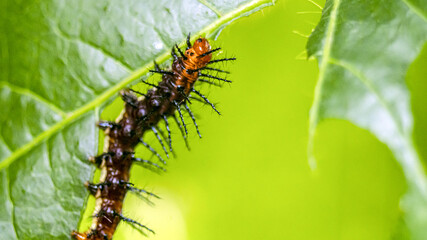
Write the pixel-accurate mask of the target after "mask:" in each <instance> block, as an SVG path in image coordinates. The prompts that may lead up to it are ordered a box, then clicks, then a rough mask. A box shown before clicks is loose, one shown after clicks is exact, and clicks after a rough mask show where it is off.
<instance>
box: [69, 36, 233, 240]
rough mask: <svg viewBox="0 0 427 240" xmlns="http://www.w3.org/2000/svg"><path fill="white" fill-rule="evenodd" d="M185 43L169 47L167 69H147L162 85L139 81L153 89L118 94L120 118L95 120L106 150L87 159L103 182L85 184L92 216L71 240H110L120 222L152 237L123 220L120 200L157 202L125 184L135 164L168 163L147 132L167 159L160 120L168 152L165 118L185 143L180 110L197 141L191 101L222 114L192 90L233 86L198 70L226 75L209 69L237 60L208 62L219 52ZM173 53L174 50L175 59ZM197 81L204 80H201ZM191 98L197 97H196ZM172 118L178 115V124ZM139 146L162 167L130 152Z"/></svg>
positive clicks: (202, 42) (201, 44) (204, 44)
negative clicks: (137, 197)
mask: <svg viewBox="0 0 427 240" xmlns="http://www.w3.org/2000/svg"><path fill="white" fill-rule="evenodd" d="M186 43H187V48H186V50H185V51H184V52H183V51H182V50H181V49H180V47H178V45H177V44H175V46H174V47H172V51H171V56H172V58H173V59H172V65H171V68H170V70H164V69H161V68H160V67H159V65H158V64H157V63H156V62H154V69H153V70H150V72H152V73H157V74H161V75H162V80H161V81H160V82H159V83H158V84H157V85H155V84H152V83H149V82H147V81H144V80H142V82H143V83H145V84H147V85H149V86H151V87H152V88H151V89H149V90H148V91H147V93H146V94H144V93H141V92H138V91H135V90H133V89H131V88H129V89H125V90H122V91H120V96H121V98H122V100H123V101H124V110H123V111H122V113H121V114H120V116H119V117H118V118H117V119H116V121H114V122H111V121H99V122H98V123H97V125H98V127H99V128H100V129H102V130H103V131H104V134H105V142H104V149H103V153H102V154H100V155H99V156H96V157H91V158H90V159H89V160H90V161H91V162H92V163H94V164H96V165H97V167H98V168H100V169H101V177H100V182H99V183H96V184H95V183H90V182H86V183H85V186H86V188H87V189H88V191H89V193H90V194H92V195H93V196H94V197H95V198H96V205H95V212H94V215H93V221H92V225H91V227H90V229H89V230H88V231H86V232H83V233H80V232H77V231H72V233H71V236H72V238H73V239H77V240H111V239H112V237H113V234H114V232H115V230H116V228H117V225H118V224H119V222H120V221H124V222H127V223H129V224H132V225H133V226H135V227H137V228H139V229H144V230H146V231H150V232H153V233H154V231H153V230H152V229H150V228H149V227H147V226H145V225H143V224H141V223H139V222H137V221H135V220H132V219H130V218H128V217H126V216H123V215H122V205H123V200H124V198H125V196H126V193H127V192H128V191H132V192H136V193H141V194H147V195H151V196H154V197H158V196H157V195H155V194H154V193H151V192H148V191H145V190H144V189H138V188H136V187H135V186H134V185H133V184H132V183H130V182H129V171H130V167H131V165H132V164H133V163H139V164H142V165H143V166H144V167H147V168H150V169H152V170H161V171H164V170H165V169H164V168H163V167H162V166H160V165H162V164H163V165H165V164H166V161H165V160H164V159H163V157H162V156H161V155H160V154H159V153H158V152H156V151H155V149H154V148H153V147H151V146H150V145H149V144H148V143H146V142H145V141H144V140H143V135H144V133H146V132H147V131H153V133H154V135H155V136H156V138H157V140H158V141H159V143H160V144H161V146H162V148H163V151H164V152H165V153H166V156H167V157H169V155H168V150H167V149H166V146H165V144H164V142H163V140H162V137H161V132H160V129H159V128H158V124H159V123H160V122H161V121H163V122H164V124H165V128H166V130H167V132H168V136H167V139H166V137H164V139H165V140H166V142H167V143H168V145H169V146H168V148H169V151H170V152H172V151H173V150H172V139H171V131H170V127H169V120H168V118H173V119H174V120H175V121H176V123H177V124H178V127H179V129H180V130H181V133H182V136H183V137H184V140H185V141H187V138H186V135H187V134H188V131H187V126H186V124H185V122H184V117H183V113H182V112H183V108H184V109H185V110H186V111H187V112H188V114H189V116H190V117H191V119H192V121H193V124H194V125H195V127H196V130H197V133H198V135H199V137H201V135H200V132H199V129H198V125H197V123H196V120H195V117H194V115H193V113H192V112H191V110H190V108H189V106H188V104H187V103H189V104H191V100H190V99H192V100H193V99H194V100H198V101H201V102H204V103H205V104H207V105H210V106H211V107H212V109H213V110H214V111H215V112H217V113H218V114H220V112H219V111H218V110H217V109H216V108H215V105H214V104H212V103H211V102H210V101H209V100H208V99H207V98H206V96H204V95H203V94H202V93H200V92H199V91H197V90H196V89H194V88H193V86H194V84H195V83H196V81H200V82H204V83H210V84H216V83H214V82H212V81H210V80H209V79H214V80H218V81H222V82H231V81H230V80H227V79H225V78H220V77H218V76H213V75H210V74H207V73H206V72H202V71H204V70H209V71H215V72H223V73H228V72H227V71H223V70H221V69H217V68H211V67H207V66H208V65H210V64H214V63H218V62H226V61H233V60H236V58H222V59H216V60H212V53H214V52H216V51H218V50H220V49H221V48H215V49H211V46H210V44H209V42H208V40H207V39H205V38H203V37H199V38H197V39H196V40H195V41H194V43H193V44H191V41H190V34H188V36H187V41H186ZM175 50H177V51H178V54H179V55H178V54H177V53H176V51H175ZM200 77H205V78H207V79H201V78H200ZM192 94H195V95H197V96H198V97H194V96H192ZM175 113H178V115H179V118H180V120H179V119H178V117H177V116H176V114H175ZM180 122H181V123H182V125H181V123H180ZM138 144H142V145H144V146H145V147H146V148H148V150H149V151H151V152H152V153H153V154H154V155H155V156H156V157H157V158H158V159H159V160H160V162H161V164H157V163H155V162H152V161H149V160H146V159H142V158H138V157H135V152H134V149H135V147H136V146H137V145H138Z"/></svg>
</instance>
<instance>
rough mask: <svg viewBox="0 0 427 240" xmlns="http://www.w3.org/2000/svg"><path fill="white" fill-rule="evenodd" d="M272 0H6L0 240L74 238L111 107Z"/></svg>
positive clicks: (2, 13) (1, 9)
mask: <svg viewBox="0 0 427 240" xmlns="http://www.w3.org/2000/svg"><path fill="white" fill-rule="evenodd" d="M273 2H274V1H271V0H253V1H248V0H246V1H245V0H241V1H230V0H224V1H220V2H215V3H210V2H209V1H196V0H184V1H168V0H159V1H142V0H130V1H119V0H113V1H86V0H80V1H62V0H47V1H11V0H4V1H1V2H0V32H1V34H2V36H1V37H0V58H1V61H0V100H1V101H0V109H2V112H3V114H1V115H0V179H1V181H0V232H1V235H0V239H8V240H10V239H69V238H70V237H69V234H70V231H71V230H72V229H76V228H77V225H78V222H79V218H80V216H81V213H82V211H83V207H84V204H85V199H86V197H87V193H86V190H85V189H84V187H83V183H84V181H87V180H89V179H91V178H92V177H91V175H92V172H93V167H92V166H90V165H89V164H88V163H87V160H86V159H87V158H88V157H89V156H92V155H95V154H96V152H97V148H98V144H97V140H98V131H97V130H96V129H95V122H96V121H97V120H98V115H99V111H100V109H102V106H103V104H104V103H105V102H106V101H107V100H110V99H111V98H112V97H113V96H114V95H115V94H116V93H117V92H118V91H119V90H120V89H122V88H124V87H125V86H127V85H129V84H131V83H133V82H135V81H136V80H137V79H139V78H140V77H142V76H144V75H145V74H146V73H147V72H148V70H149V69H150V68H152V67H153V60H155V59H156V61H158V62H163V61H165V60H166V59H168V58H169V52H170V49H171V47H172V46H173V44H175V43H180V42H182V41H183V40H184V39H185V36H186V35H187V34H188V33H190V32H191V33H193V37H194V38H195V37H198V36H199V35H205V36H208V37H214V36H215V35H216V34H217V33H218V32H219V31H220V30H221V29H222V28H223V27H224V26H226V25H227V24H229V23H230V22H232V21H234V20H236V19H237V18H239V17H242V16H246V15H249V14H251V13H253V12H255V11H258V10H259V9H262V8H263V7H266V6H268V5H272V4H273Z"/></svg>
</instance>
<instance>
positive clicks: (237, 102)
mask: <svg viewBox="0 0 427 240" xmlns="http://www.w3.org/2000/svg"><path fill="white" fill-rule="evenodd" d="M317 2H318V3H319V4H320V5H322V6H323V5H324V2H323V1H320V2H319V1H317ZM319 18H320V9H319V8H317V7H316V6H315V5H314V4H312V3H310V2H309V1H307V0H288V1H279V2H278V3H277V5H276V6H274V7H270V8H267V9H265V10H263V11H262V12H258V13H256V14H254V15H252V16H250V17H249V18H243V19H240V20H238V21H236V22H235V23H233V24H231V25H230V26H229V27H227V28H226V29H225V30H224V31H223V32H222V33H221V35H220V36H219V38H218V39H217V40H216V41H215V42H214V44H213V45H214V46H221V47H222V48H223V49H225V52H224V53H225V55H227V56H236V57H237V58H238V61H236V62H234V63H232V64H227V65H226V67H227V68H229V69H230V70H231V72H232V74H231V75H230V79H231V80H233V84H231V85H227V84H226V85H224V86H223V87H222V88H216V87H209V86H205V87H203V88H202V92H203V93H206V94H207V95H209V98H210V99H211V100H212V101H213V102H218V103H219V104H218V105H217V107H218V108H219V109H220V111H221V112H222V114H223V116H218V115H217V114H216V113H215V112H214V111H212V110H211V109H210V107H206V106H202V105H201V104H198V103H193V104H192V110H193V112H195V113H196V116H197V121H198V124H199V127H200V130H201V132H202V135H203V138H202V139H200V140H199V139H198V137H197V135H196V131H195V129H194V127H193V125H192V124H191V120H189V119H187V121H186V122H187V126H188V129H189V132H190V136H191V137H190V139H189V141H190V147H191V151H188V150H187V149H186V148H185V145H184V141H183V140H182V137H181V135H180V132H179V130H178V129H177V127H176V125H174V124H172V125H173V127H172V129H173V130H172V134H173V135H172V138H173V143H174V149H175V151H176V153H177V157H176V158H172V159H170V160H169V166H168V172H167V173H166V174H162V175H158V174H154V173H151V172H149V171H147V170H145V169H142V168H141V167H139V166H134V167H133V169H132V173H131V182H134V183H135V184H136V185H137V186H139V187H145V189H147V190H152V191H153V192H155V193H156V194H158V195H160V196H161V197H162V199H160V200H157V199H151V200H152V201H153V202H154V203H155V206H150V204H147V202H144V201H141V199H140V198H138V197H135V196H132V194H129V195H128V196H127V199H126V202H125V209H124V215H125V216H129V217H131V218H134V219H136V220H138V221H140V222H142V223H143V224H146V225H148V226H149V227H150V228H152V229H154V230H155V231H156V235H151V234H150V235H149V236H148V237H149V239H152V240H171V239H173V240H196V239H197V240H199V239H203V240H214V239H215V240H216V239H221V240H232V239H328V240H330V239H366V240H368V239H373V240H374V239H375V240H379V239H390V238H391V235H392V233H393V231H394V227H395V225H396V224H397V222H398V219H399V214H400V212H399V207H398V206H399V197H400V196H401V195H402V194H403V193H404V192H405V188H406V185H405V182H404V178H403V175H402V171H401V169H400V167H399V165H398V164H397V163H396V162H395V160H394V158H393V156H392V154H391V153H390V151H389V150H388V148H387V147H386V146H384V145H383V144H381V143H380V142H379V141H378V140H377V139H375V138H374V137H373V136H372V135H371V134H370V133H369V132H367V131H365V130H362V129H359V128H357V127H355V126H354V125H352V124H351V123H349V122H346V121H342V120H329V121H326V122H324V123H322V124H320V126H319V128H318V130H317V134H316V141H315V153H316V156H317V160H318V169H317V170H316V171H314V172H312V171H311V170H310V169H309V167H308V163H307V158H306V152H307V151H306V147H307V136H308V114H309V109H310V106H311V103H312V100H313V92H314V86H315V83H316V79H317V63H316V61H313V60H312V61H307V60H306V59H305V58H304V56H305V54H304V49H305V43H306V41H307V38H306V37H304V35H309V34H310V32H311V30H312V29H313V28H314V26H315V24H316V23H317V21H318V19H319ZM426 63H427V51H426V50H424V53H423V54H422V56H421V57H420V58H419V59H418V60H417V62H416V63H414V64H413V66H412V67H411V69H410V72H409V73H408V77H407V80H408V85H409V87H410V89H411V92H412V94H413V96H412V99H413V110H414V111H415V120H416V121H415V122H416V129H415V139H416V142H417V143H418V145H419V146H424V147H419V152H420V154H421V156H422V157H424V159H426V157H427V147H425V146H426V145H425V144H426V143H427V137H426V136H427V134H426V133H427V124H426V122H427V110H426V109H425V106H426V99H425V92H427V91H426V90H427V84H426V81H425V79H422V78H421V77H420V76H426V75H427V70H425V69H424V68H423V66H425V64H426ZM150 80H151V81H154V79H150ZM423 106H424V107H423ZM121 108H122V103H121V101H115V102H114V103H113V104H112V105H111V106H109V107H107V109H106V110H105V111H104V112H103V114H102V118H103V119H114V118H115V116H117V114H118V112H119V111H120V110H121ZM147 139H148V142H150V143H151V144H152V145H154V146H156V147H157V149H158V150H159V151H160V150H161V148H160V146H158V143H157V142H156V141H155V140H154V137H153V136H152V135H150V134H149V135H147ZM137 155H138V154H137ZM139 156H142V157H147V156H150V155H149V154H147V152H142V153H139ZM91 201H93V199H91ZM90 212H92V211H90ZM87 220H88V221H87V222H89V221H90V219H87ZM115 239H146V237H144V236H142V235H141V234H140V233H139V232H138V231H136V230H134V229H132V228H131V227H130V226H128V225H127V224H126V223H121V225H120V227H119V230H118V232H117V233H116V235H115Z"/></svg>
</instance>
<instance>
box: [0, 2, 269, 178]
mask: <svg viewBox="0 0 427 240" xmlns="http://www.w3.org/2000/svg"><path fill="white" fill-rule="evenodd" d="M274 3H275V0H255V1H251V2H248V3H246V4H243V5H241V6H240V7H238V8H236V9H234V10H233V11H230V12H229V13H227V14H225V15H222V17H221V18H218V19H217V20H215V21H214V22H212V23H211V24H209V25H208V26H206V27H205V28H203V29H202V30H200V31H199V32H198V33H196V34H194V35H193V38H192V40H194V39H195V38H197V37H198V36H199V35H209V34H210V33H212V32H214V30H215V29H217V27H219V26H221V25H223V24H225V23H227V22H231V21H233V20H235V19H237V18H238V17H239V15H240V14H241V13H244V12H250V11H251V10H254V9H256V8H257V7H260V6H262V5H264V4H268V5H272V4H274ZM168 58H169V51H168V50H166V51H165V52H164V53H163V54H162V55H160V56H159V57H157V58H156V59H155V60H156V62H159V63H162V62H164V61H166V60H167V59H168ZM153 66H154V64H153V63H152V62H150V63H148V64H146V65H144V66H142V67H141V68H139V69H137V70H135V71H133V72H132V73H131V74H130V75H129V76H128V77H126V78H124V79H123V80H122V81H120V82H119V83H117V84H116V85H114V86H113V87H112V88H110V89H107V91H105V92H104V93H103V94H101V95H99V96H98V97H96V98H94V99H93V100H92V101H91V102H89V103H87V104H86V105H83V106H82V107H80V108H78V109H76V110H74V111H73V112H70V113H69V114H67V117H65V118H64V119H63V120H62V121H59V122H57V123H56V124H54V125H53V126H51V127H50V128H49V129H47V130H46V131H44V132H42V133H41V134H39V135H38V136H37V137H35V138H33V140H31V141H30V142H28V143H27V144H25V145H24V146H22V147H20V148H18V149H17V150H16V151H14V152H13V153H12V154H11V155H10V156H9V157H7V158H6V159H4V160H3V161H2V162H0V170H1V169H3V168H6V167H8V166H9V165H10V164H12V163H13V162H14V161H16V160H17V159H18V158H19V157H21V156H23V155H24V154H25V153H27V152H29V151H30V150H31V149H33V148H34V147H36V146H38V145H39V144H40V143H42V142H43V141H44V140H46V139H48V138H49V137H50V136H52V135H53V134H55V133H57V132H59V130H61V129H62V128H64V127H65V126H67V125H68V124H69V123H71V122H72V121H74V120H76V119H77V118H79V117H80V116H82V115H83V114H85V113H87V112H89V111H91V110H92V109H95V108H96V107H97V106H99V105H100V104H101V103H103V102H105V101H106V100H107V99H109V98H110V97H112V96H113V95H114V94H115V93H117V92H118V91H120V90H121V89H123V88H124V87H125V86H127V85H129V84H130V83H132V82H133V81H135V80H136V79H138V78H139V77H141V76H143V75H144V74H146V73H148V70H149V69H151V68H153Z"/></svg>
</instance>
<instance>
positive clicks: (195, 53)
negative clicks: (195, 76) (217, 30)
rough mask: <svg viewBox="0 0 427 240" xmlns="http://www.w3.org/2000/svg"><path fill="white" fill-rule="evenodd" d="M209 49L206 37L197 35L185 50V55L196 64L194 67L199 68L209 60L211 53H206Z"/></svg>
mask: <svg viewBox="0 0 427 240" xmlns="http://www.w3.org/2000/svg"><path fill="white" fill-rule="evenodd" d="M210 50H211V45H210V44H209V42H208V40H207V39H206V38H202V37H199V38H198V39H196V41H194V44H193V46H192V47H191V48H189V49H187V50H186V51H185V56H186V57H187V58H188V60H189V61H190V62H191V63H192V64H194V65H195V66H196V68H201V67H204V66H206V64H207V63H208V62H209V61H210V60H211V58H212V54H211V53H208V52H209V51H210ZM206 53H208V54H206Z"/></svg>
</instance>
